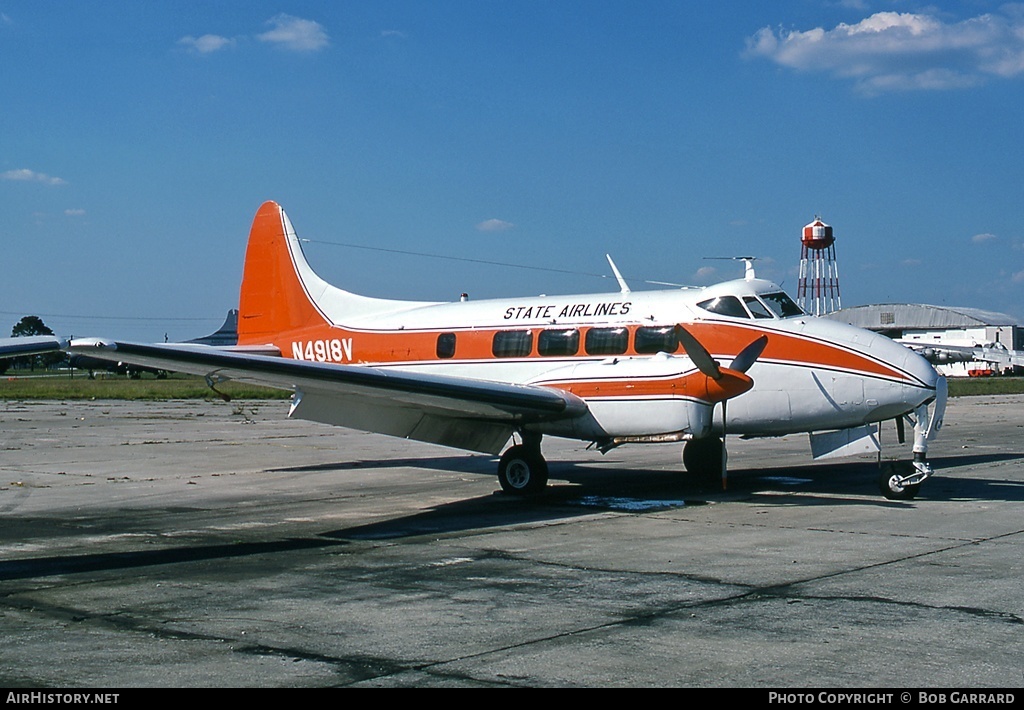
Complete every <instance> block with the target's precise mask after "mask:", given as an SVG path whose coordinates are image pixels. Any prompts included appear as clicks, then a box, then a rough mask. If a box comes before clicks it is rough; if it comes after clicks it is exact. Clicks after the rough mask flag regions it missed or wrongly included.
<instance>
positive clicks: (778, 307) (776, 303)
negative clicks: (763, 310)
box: [761, 291, 806, 318]
mask: <svg viewBox="0 0 1024 710" xmlns="http://www.w3.org/2000/svg"><path fill="white" fill-rule="evenodd" d="M761 298H762V299H763V300H764V302H765V303H766V304H768V307H769V308H771V309H772V310H773V311H775V315H777V316H778V317H779V318H791V317H793V316H802V315H806V314H805V313H804V312H803V311H802V310H801V309H800V306H798V305H796V303H795V302H794V301H793V299H792V298H790V297H789V296H788V295H787V294H786V293H785V292H784V291H776V292H775V293H762V294H761Z"/></svg>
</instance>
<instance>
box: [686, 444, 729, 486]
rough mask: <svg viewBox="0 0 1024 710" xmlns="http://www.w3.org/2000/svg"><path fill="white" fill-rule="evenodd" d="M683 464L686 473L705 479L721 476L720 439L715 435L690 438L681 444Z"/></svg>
mask: <svg viewBox="0 0 1024 710" xmlns="http://www.w3.org/2000/svg"><path fill="white" fill-rule="evenodd" d="M683 466H685V467H686V471H687V473H690V474H693V475H694V476H696V477H698V478H702V479H706V480H712V479H718V478H721V476H722V440H721V439H719V438H718V437H717V436H708V437H705V438H703V439H690V440H689V441H687V442H686V444H684V445H683Z"/></svg>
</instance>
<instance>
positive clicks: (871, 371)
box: [686, 321, 908, 380]
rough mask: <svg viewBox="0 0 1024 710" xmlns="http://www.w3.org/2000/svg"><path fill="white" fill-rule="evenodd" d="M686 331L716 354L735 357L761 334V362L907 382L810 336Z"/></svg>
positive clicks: (719, 327)
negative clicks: (764, 336)
mask: <svg viewBox="0 0 1024 710" xmlns="http://www.w3.org/2000/svg"><path fill="white" fill-rule="evenodd" d="M686 328H687V330H689V331H690V332H691V333H692V334H693V336H694V337H695V338H697V340H699V341H700V342H701V343H702V344H703V345H704V347H705V348H707V349H708V351H709V352H711V353H714V354H716V355H722V356H735V355H736V354H738V353H739V352H740V351H741V350H742V349H743V348H745V347H746V346H747V345H749V344H750V343H751V342H753V341H754V340H755V339H756V338H757V337H759V336H760V335H761V334H762V333H764V334H767V335H768V344H767V345H766V346H765V349H764V352H763V353H761V356H760V358H759V359H760V360H763V361H774V362H780V363H792V364H795V365H802V366H806V367H811V368H821V369H828V370H843V371H848V372H859V373H862V374H866V375H874V376H876V377H882V378H886V379H897V380H907V379H908V377H907V374H906V373H905V372H903V371H901V370H898V369H896V368H894V367H892V366H890V365H887V364H886V363H884V362H881V361H879V360H877V359H874V358H871V357H870V356H867V355H863V354H861V353H858V352H855V351H853V350H850V349H848V348H845V347H842V346H839V345H835V344H833V343H828V342H824V341H821V340H816V339H814V338H813V337H808V336H801V335H795V334H790V333H785V332H779V331H775V330H762V329H759V328H751V327H745V326H742V325H734V324H732V323H721V322H707V321H703V322H700V321H699V322H694V323H687V324H686Z"/></svg>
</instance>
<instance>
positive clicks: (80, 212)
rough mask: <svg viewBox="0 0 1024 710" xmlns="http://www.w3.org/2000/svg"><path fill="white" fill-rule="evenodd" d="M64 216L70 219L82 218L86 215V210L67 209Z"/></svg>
mask: <svg viewBox="0 0 1024 710" xmlns="http://www.w3.org/2000/svg"><path fill="white" fill-rule="evenodd" d="M64 214H66V215H67V216H68V217H81V216H83V215H84V214H85V210H81V209H73V208H72V209H66V210H64Z"/></svg>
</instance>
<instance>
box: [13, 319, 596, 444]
mask: <svg viewBox="0 0 1024 710" xmlns="http://www.w3.org/2000/svg"><path fill="white" fill-rule="evenodd" d="M22 340H23V339H22ZM53 349H56V348H53ZM67 350H68V352H71V353H73V354H80V355H86V356H89V357H94V358H100V359H104V360H111V361H116V362H126V363H131V364H134V365H142V366H145V367H152V368H158V369H164V370H170V371H175V372H187V373H190V374H195V375H201V376H203V377H206V378H207V382H208V383H209V384H211V386H215V385H216V384H217V383H220V382H225V381H228V380H234V381H237V382H246V383H250V384H257V385H264V386H268V387H273V388H277V389H283V390H291V391H293V392H295V397H294V399H293V402H292V407H291V411H290V413H289V416H292V417H296V418H300V419H309V420H312V421H319V422H323V423H327V424H335V425H339V426H345V427H350V428H353V429H359V430H362V431H372V432H377V433H381V434H389V435H391V436H401V437H405V438H410V439H416V440H418V441H427V442H430V443H436V444H443V445H447V446H454V447H457V448H461V449H467V450H470V451H481V452H485V453H493V454H497V453H499V452H500V451H501V449H502V448H503V446H504V444H505V443H506V442H507V441H508V438H509V436H511V434H512V431H513V430H514V429H515V428H516V427H517V426H518V425H519V424H522V423H528V422H537V421H547V420H553V419H568V418H574V417H578V416H582V415H584V414H586V413H587V411H588V408H587V405H586V403H585V402H584V401H583V400H582V399H580V398H578V397H576V396H575V395H572V394H570V393H568V392H564V391H562V390H558V389H554V388H548V387H541V386H531V385H513V384H506V383H501V382H488V381H480V380H472V379H469V378H464V377H452V376H443V375H426V374H422V373H416V372H409V371H400V370H396V369H383V368H374V367H366V366H362V365H338V364H333V363H320V362H311V361H305V360H291V359H286V358H281V357H272V356H268V355H263V354H253V353H252V352H251V351H246V350H234V351H233V350H232V349H230V348H229V349H222V348H215V347H210V346H205V345H194V344H153V345H149V344H140V343H128V342H117V341H106V340H98V339H82V340H79V339H76V340H73V341H72V342H71V343H70V347H68V348H67ZM2 353H3V350H2V348H0V354H2ZM16 354H22V353H16Z"/></svg>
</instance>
